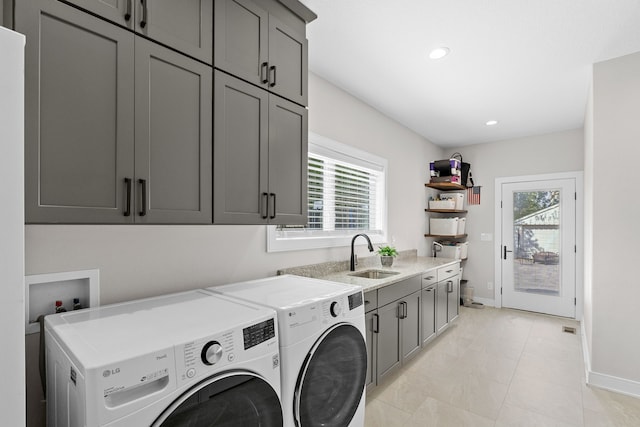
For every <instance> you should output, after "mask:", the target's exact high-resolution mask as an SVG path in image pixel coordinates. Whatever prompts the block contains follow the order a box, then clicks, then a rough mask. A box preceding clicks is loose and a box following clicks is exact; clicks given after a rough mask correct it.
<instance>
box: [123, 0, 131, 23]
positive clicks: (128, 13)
mask: <svg viewBox="0 0 640 427" xmlns="http://www.w3.org/2000/svg"><path fill="white" fill-rule="evenodd" d="M131 1H132V0H127V10H126V11H125V13H124V20H125V21H127V22H129V20H130V19H131Z"/></svg>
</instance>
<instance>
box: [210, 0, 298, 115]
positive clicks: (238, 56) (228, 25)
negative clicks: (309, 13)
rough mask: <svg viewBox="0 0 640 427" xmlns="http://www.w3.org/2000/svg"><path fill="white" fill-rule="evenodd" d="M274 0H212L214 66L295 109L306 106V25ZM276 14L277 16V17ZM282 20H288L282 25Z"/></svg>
mask: <svg viewBox="0 0 640 427" xmlns="http://www.w3.org/2000/svg"><path fill="white" fill-rule="evenodd" d="M280 10H282V5H281V4H279V3H278V2H276V1H274V0H263V1H261V2H254V1H252V0H216V1H215V8H214V22H215V24H214V40H215V46H214V65H215V67H216V68H219V69H221V70H224V71H226V72H228V73H231V74H233V75H235V76H238V77H240V78H241V79H243V80H246V81H247V82H249V83H252V84H255V85H258V86H260V87H262V88H264V89H267V90H269V91H270V92H273V93H275V94H277V95H280V96H282V97H284V98H286V99H289V100H291V101H293V102H295V103H297V104H300V105H307V75H308V68H307V67H308V65H307V64H308V46H307V39H306V36H305V22H304V21H303V20H302V19H300V18H292V16H295V15H292V14H291V13H290V12H281V13H278V12H279V11H280ZM276 14H277V16H276ZM280 17H282V18H288V19H287V20H288V22H287V23H286V24H285V23H284V22H283V20H282V19H279V18H280Z"/></svg>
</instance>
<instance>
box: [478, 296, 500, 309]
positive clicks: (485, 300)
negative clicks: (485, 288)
mask: <svg viewBox="0 0 640 427" xmlns="http://www.w3.org/2000/svg"><path fill="white" fill-rule="evenodd" d="M473 301H474V302H481V303H482V304H484V305H486V306H487V307H495V300H493V299H489V298H479V297H473Z"/></svg>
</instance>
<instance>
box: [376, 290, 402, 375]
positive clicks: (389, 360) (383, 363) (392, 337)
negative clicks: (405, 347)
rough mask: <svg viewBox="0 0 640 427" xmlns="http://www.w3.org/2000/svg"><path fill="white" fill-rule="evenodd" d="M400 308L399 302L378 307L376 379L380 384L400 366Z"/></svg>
mask: <svg viewBox="0 0 640 427" xmlns="http://www.w3.org/2000/svg"><path fill="white" fill-rule="evenodd" d="M399 310H400V304H399V302H397V301H396V302H392V303H390V304H387V305H385V306H382V307H379V308H378V316H379V317H378V321H379V323H378V326H379V328H378V331H379V332H378V342H377V347H378V360H377V372H376V380H377V383H378V384H380V383H381V381H383V380H384V379H385V378H386V377H387V376H389V375H391V374H392V373H393V372H395V370H396V369H398V368H400V365H401V363H402V357H401V354H400V319H399V318H398V317H399V316H398V314H399Z"/></svg>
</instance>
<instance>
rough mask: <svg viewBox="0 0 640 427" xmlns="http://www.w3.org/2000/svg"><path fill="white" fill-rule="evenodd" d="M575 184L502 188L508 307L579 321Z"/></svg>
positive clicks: (535, 183) (563, 182)
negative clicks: (576, 318) (574, 318)
mask: <svg viewBox="0 0 640 427" xmlns="http://www.w3.org/2000/svg"><path fill="white" fill-rule="evenodd" d="M574 194H575V182H574V180H573V179H565V180H545V181H530V182H517V183H505V184H502V305H503V306H505V307H511V308H517V309H522V310H529V311H535V312H539V313H547V314H554V315H558V316H565V317H575V197H574Z"/></svg>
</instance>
